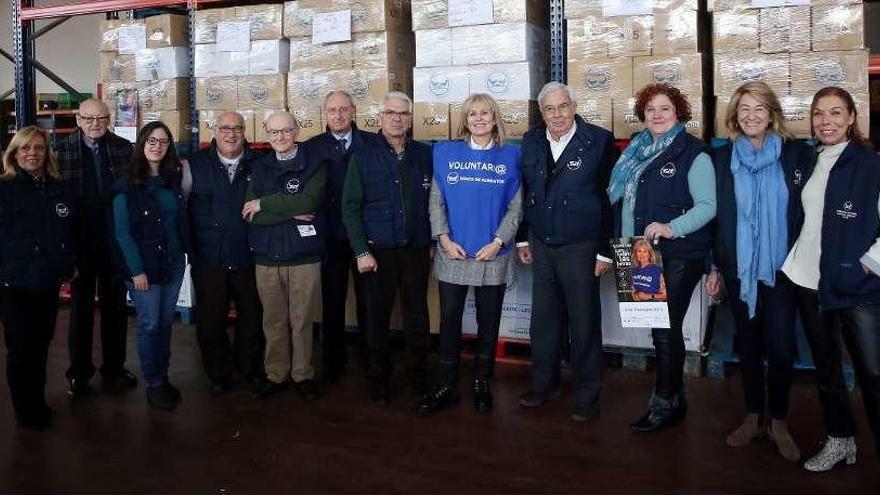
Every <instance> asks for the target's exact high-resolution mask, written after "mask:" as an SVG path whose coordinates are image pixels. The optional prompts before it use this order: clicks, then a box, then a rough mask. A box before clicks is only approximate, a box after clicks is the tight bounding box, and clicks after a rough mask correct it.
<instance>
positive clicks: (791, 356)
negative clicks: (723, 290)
mask: <svg viewBox="0 0 880 495" xmlns="http://www.w3.org/2000/svg"><path fill="white" fill-rule="evenodd" d="M725 283H726V284H727V293H728V297H729V301H730V309H731V311H732V313H733V321H734V324H735V326H736V349H737V351H738V352H739V355H740V363H741V369H742V381H743V392H745V401H746V412H748V413H753V414H758V415H760V416H763V415H764V414H765V412H769V414H770V417H771V418H773V419H777V420H784V419H785V418H786V416H787V415H788V395H789V391H790V390H791V379H792V374H793V368H794V360H795V358H796V357H797V343H796V342H795V335H794V322H795V305H794V295H793V294H792V286H791V282H790V281H789V280H788V278H787V277H786V276H785V275H784V274H783V273H782V272H777V273H776V283H775V284H774V286H773V287H769V286H767V285H764V284H763V283H761V282H758V302H757V306H756V308H755V317H754V318H751V319H750V318H749V307H748V305H747V304H746V303H744V302H743V301H742V300H741V299H740V297H739V291H740V283H739V280H729V281H725ZM764 356H766V357H767V372H766V376H765V373H764ZM765 387H766V392H765Z"/></svg>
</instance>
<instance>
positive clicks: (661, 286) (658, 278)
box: [632, 239, 666, 301]
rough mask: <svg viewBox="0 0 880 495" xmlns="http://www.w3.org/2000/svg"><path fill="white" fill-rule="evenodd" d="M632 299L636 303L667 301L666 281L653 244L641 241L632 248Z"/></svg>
mask: <svg viewBox="0 0 880 495" xmlns="http://www.w3.org/2000/svg"><path fill="white" fill-rule="evenodd" d="M632 259H633V267H632V286H633V288H632V297H633V300H634V301H665V300H666V281H665V280H664V279H663V270H662V269H661V268H660V266H659V265H657V259H656V256H655V255H654V248H652V247H651V243H649V242H648V241H646V240H644V239H639V240H637V241H636V242H634V243H633V248H632Z"/></svg>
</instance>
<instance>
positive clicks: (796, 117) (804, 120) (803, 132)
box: [779, 94, 813, 139]
mask: <svg viewBox="0 0 880 495" xmlns="http://www.w3.org/2000/svg"><path fill="white" fill-rule="evenodd" d="M812 102H813V95H811V94H810V95H791V96H783V97H781V98H779V104H780V105H781V106H782V115H783V117H784V118H785V128H786V129H787V130H788V132H790V133H791V134H792V135H793V136H794V137H796V138H800V139H807V138H809V137H811V135H812V134H811V128H812V119H811V117H810V104H811V103H812Z"/></svg>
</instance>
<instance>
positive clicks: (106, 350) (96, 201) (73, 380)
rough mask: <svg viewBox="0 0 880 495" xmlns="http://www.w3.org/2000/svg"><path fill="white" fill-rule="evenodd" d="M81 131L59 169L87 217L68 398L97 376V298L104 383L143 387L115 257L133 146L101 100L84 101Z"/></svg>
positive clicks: (74, 291) (75, 286)
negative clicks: (131, 359) (115, 208)
mask: <svg viewBox="0 0 880 495" xmlns="http://www.w3.org/2000/svg"><path fill="white" fill-rule="evenodd" d="M76 123H77V126H78V127H79V129H77V131H76V132H74V133H72V134H70V135H68V136H66V137H65V138H64V139H62V140H60V141H59V142H58V143H57V145H56V153H57V156H58V169H59V173H60V174H61V177H62V179H64V180H66V181H67V182H68V183H70V184H71V186H72V187H73V189H74V191H75V192H76V194H77V201H78V202H79V205H80V211H81V219H82V221H81V222H80V225H79V233H78V238H79V240H80V243H81V245H80V248H79V251H78V252H79V260H78V267H77V269H78V273H79V276H78V277H77V278H75V279H74V280H73V281H72V282H71V287H70V288H71V314H70V327H69V330H68V349H69V351H70V367H69V368H68V369H67V373H66V375H67V380H68V383H69V388H68V394H69V395H71V396H72V397H76V396H81V395H84V394H86V393H88V392H89V391H90V390H91V388H90V387H89V380H90V379H91V378H92V376H93V375H94V374H95V366H94V365H93V364H92V333H93V327H94V323H95V294H96V292H97V295H98V299H99V307H100V310H101V350H102V352H103V363H102V365H101V369H100V371H101V377H102V378H103V384H104V385H105V386H106V387H109V388H112V389H129V388H133V387H135V386H137V378H136V377H135V376H134V375H133V374H132V373H131V372H130V371H129V370H127V369H125V346H126V336H127V330H128V313H127V309H126V306H125V285H124V284H123V279H122V276H121V275H120V274H121V272H120V271H119V270H117V269H116V268H120V267H121V265H119V264H118V263H119V262H121V260H120V259H118V258H116V257H115V256H114V254H115V250H114V249H113V246H114V244H112V243H111V241H110V236H111V235H112V232H113V230H112V228H110V225H111V221H112V220H111V217H110V216H109V215H108V214H107V212H109V211H110V208H111V206H110V203H111V201H112V199H113V192H112V188H113V183H114V182H115V181H116V179H118V178H120V177H123V176H125V175H127V173H128V163H129V160H130V158H131V152H132V145H131V143H129V142H128V141H127V140H125V139H123V138H121V137H119V136H117V135H116V134H114V133H112V132H110V130H109V129H108V127H109V125H110V110H109V109H108V108H107V105H106V104H105V103H104V102H102V101H100V100H94V99H89V100H85V101H83V102H82V103H80V106H79V112H78V113H77V116H76Z"/></svg>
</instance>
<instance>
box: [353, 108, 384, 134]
mask: <svg viewBox="0 0 880 495" xmlns="http://www.w3.org/2000/svg"><path fill="white" fill-rule="evenodd" d="M378 103H379V102H376V103H375V104H369V105H365V104H362V105H358V113H357V118H356V119H355V123H356V124H357V126H358V129H360V130H362V131H367V132H372V133H378V132H380V131H381V127H380V125H379V112H381V111H382V107H381V105H379V104H378Z"/></svg>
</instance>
